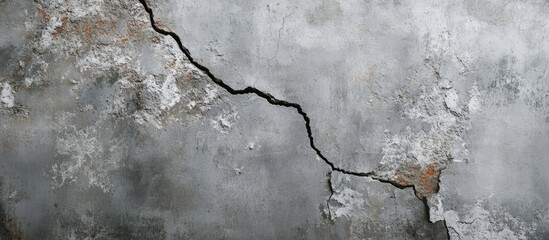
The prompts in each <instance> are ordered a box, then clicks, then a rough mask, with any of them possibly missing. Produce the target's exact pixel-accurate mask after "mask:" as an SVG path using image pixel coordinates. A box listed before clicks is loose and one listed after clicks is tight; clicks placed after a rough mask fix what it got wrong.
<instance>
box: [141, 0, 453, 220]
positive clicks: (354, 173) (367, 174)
mask: <svg viewBox="0 0 549 240" xmlns="http://www.w3.org/2000/svg"><path fill="white" fill-rule="evenodd" d="M139 2H141V4H142V5H143V7H144V9H145V11H146V12H147V13H148V14H149V20H150V22H151V26H152V28H153V29H154V31H156V32H157V33H160V34H162V35H164V36H170V37H171V38H172V39H173V40H175V41H176V42H177V46H178V47H179V49H180V50H181V51H182V52H183V54H185V56H186V57H187V59H188V60H189V62H190V63H191V64H192V65H194V66H195V67H196V68H198V69H199V70H201V71H202V72H203V73H205V74H206V75H207V76H208V77H209V78H210V79H211V80H212V81H213V82H214V83H215V84H217V85H218V86H219V87H221V88H223V89H225V90H226V91H227V92H229V93H230V94H232V95H246V94H253V95H256V96H258V97H261V98H263V99H265V100H266V101H267V102H269V103H270V104H272V105H276V106H282V107H288V108H293V109H295V110H296V111H297V113H299V115H301V117H302V118H303V120H304V121H305V128H306V130H307V136H308V137H309V145H310V147H311V148H312V149H313V150H314V151H315V153H316V155H317V156H318V157H319V158H320V159H322V161H324V163H326V164H327V165H328V166H329V167H330V170H331V171H330V172H329V173H328V188H329V191H330V196H329V198H328V199H327V201H326V205H327V209H328V217H329V219H331V209H330V201H331V199H332V197H333V195H334V189H333V186H332V179H331V178H332V173H333V172H334V171H335V172H340V173H343V174H348V175H352V176H357V177H370V178H372V179H375V180H377V181H380V182H383V183H390V184H391V185H393V186H395V187H397V188H400V189H404V188H408V187H412V188H414V192H415V186H414V185H400V184H398V183H396V182H392V181H387V180H383V179H380V178H378V177H376V175H375V172H374V171H370V172H357V171H352V170H346V169H343V168H340V167H338V166H336V165H335V164H334V163H333V162H331V161H330V160H328V158H326V157H325V156H324V155H323V154H322V152H321V151H320V149H318V147H317V146H316V145H315V143H314V138H313V133H312V129H311V119H310V118H309V116H308V115H307V113H306V112H305V111H304V110H303V108H302V107H301V105H299V104H297V103H293V102H288V101H285V100H281V99H278V98H276V97H274V96H273V95H271V94H270V93H267V92H264V91H261V90H259V89H257V88H254V87H251V86H248V87H246V88H244V89H234V88H232V87H231V86H229V85H227V84H226V83H225V82H224V81H223V80H221V79H220V78H217V77H216V76H215V75H214V74H213V73H212V72H211V71H210V69H209V68H207V67H206V66H204V65H202V64H200V63H199V62H197V61H196V60H195V59H194V58H193V57H192V56H191V53H190V51H189V49H187V48H186V47H185V46H184V45H183V42H182V41H181V38H180V37H179V35H177V34H176V33H174V32H172V31H167V30H164V29H162V28H160V27H158V26H157V25H156V22H155V20H154V14H153V10H152V9H151V8H150V7H149V6H148V4H147V2H146V0H139ZM292 14H293V13H292ZM289 16H291V14H290V15H289ZM289 16H286V17H289ZM286 17H284V18H283V21H285V18H286ZM282 27H284V22H283V25H282ZM280 31H281V30H279V34H280ZM446 229H447V230H448V228H446Z"/></svg>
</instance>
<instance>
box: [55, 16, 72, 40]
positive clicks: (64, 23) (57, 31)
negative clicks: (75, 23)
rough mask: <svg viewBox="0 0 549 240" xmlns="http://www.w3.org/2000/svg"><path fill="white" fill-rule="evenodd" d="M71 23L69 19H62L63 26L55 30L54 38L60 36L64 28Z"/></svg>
mask: <svg viewBox="0 0 549 240" xmlns="http://www.w3.org/2000/svg"><path fill="white" fill-rule="evenodd" d="M68 22H69V18H68V17H64V18H62V19H61V26H59V27H57V28H55V32H54V33H53V35H54V36H57V35H59V34H60V33H62V32H63V28H64V27H65V26H66V25H67V23H68Z"/></svg>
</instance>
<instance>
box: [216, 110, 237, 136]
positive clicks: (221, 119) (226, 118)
mask: <svg viewBox="0 0 549 240" xmlns="http://www.w3.org/2000/svg"><path fill="white" fill-rule="evenodd" d="M238 119H239V116H238V114H237V113H236V112H233V113H224V114H220V115H218V116H217V117H215V118H214V119H212V120H210V124H211V125H212V127H213V128H214V129H216V130H218V131H219V132H221V133H227V132H229V130H231V127H232V125H233V123H235V122H236V121H237V120H238Z"/></svg>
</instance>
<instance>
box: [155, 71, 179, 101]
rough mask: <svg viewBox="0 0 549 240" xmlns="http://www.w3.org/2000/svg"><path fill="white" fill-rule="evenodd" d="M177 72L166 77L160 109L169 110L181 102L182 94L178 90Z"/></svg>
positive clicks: (161, 93) (161, 92)
mask: <svg viewBox="0 0 549 240" xmlns="http://www.w3.org/2000/svg"><path fill="white" fill-rule="evenodd" d="M175 74H176V73H175V70H172V74H170V75H168V76H167V77H166V80H165V81H164V84H162V89H161V91H160V97H161V98H160V109H162V110H168V109H170V108H172V107H173V106H175V104H177V103H178V102H179V101H180V100H181V93H180V91H179V88H177V80H176V79H175V76H174V75H175Z"/></svg>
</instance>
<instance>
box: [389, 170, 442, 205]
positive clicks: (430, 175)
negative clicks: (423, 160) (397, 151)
mask: <svg viewBox="0 0 549 240" xmlns="http://www.w3.org/2000/svg"><path fill="white" fill-rule="evenodd" d="M441 170H442V167H441V165H440V164H438V163H433V164H430V165H428V166H426V167H420V166H418V165H408V166H406V167H402V168H401V169H398V170H397V171H396V173H395V178H394V183H396V184H398V185H400V186H404V187H406V186H414V187H415V191H416V195H417V196H418V197H419V198H426V197H428V196H431V195H433V194H435V193H437V191H438V183H439V180H438V177H439V176H440V171H441Z"/></svg>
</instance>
